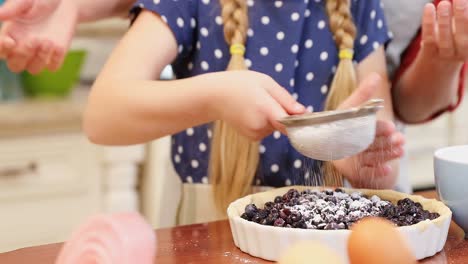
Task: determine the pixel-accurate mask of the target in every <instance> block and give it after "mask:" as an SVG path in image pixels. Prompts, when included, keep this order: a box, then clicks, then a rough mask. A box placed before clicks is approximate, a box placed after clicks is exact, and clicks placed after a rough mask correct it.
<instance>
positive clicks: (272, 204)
mask: <svg viewBox="0 0 468 264" xmlns="http://www.w3.org/2000/svg"><path fill="white" fill-rule="evenodd" d="M274 206H275V204H274V203H273V202H267V203H265V206H264V208H265V210H268V211H270V210H271V209H272V208H274Z"/></svg>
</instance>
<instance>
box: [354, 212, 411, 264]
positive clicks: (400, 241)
mask: <svg viewBox="0 0 468 264" xmlns="http://www.w3.org/2000/svg"><path fill="white" fill-rule="evenodd" d="M348 254H349V259H350V263H351V264H376V263H378V264H396V263H398V264H413V263H416V258H415V257H414V256H413V254H412V253H411V251H410V249H409V248H408V247H407V243H406V241H405V240H404V238H403V236H402V235H401V234H400V233H399V232H398V230H396V228H395V226H394V225H393V224H391V223H390V222H388V221H386V220H384V219H380V218H366V219H363V220H361V221H360V222H359V223H357V224H355V225H354V226H353V228H352V232H351V235H350V237H349V241H348Z"/></svg>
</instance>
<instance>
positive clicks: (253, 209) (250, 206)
mask: <svg viewBox="0 0 468 264" xmlns="http://www.w3.org/2000/svg"><path fill="white" fill-rule="evenodd" d="M257 212H258V208H257V206H255V204H248V205H247V206H246V207H245V213H246V214H247V216H248V217H249V218H253V217H254V215H255V214H256V213H257Z"/></svg>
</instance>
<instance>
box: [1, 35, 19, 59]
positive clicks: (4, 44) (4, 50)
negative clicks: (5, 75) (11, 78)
mask: <svg viewBox="0 0 468 264" xmlns="http://www.w3.org/2000/svg"><path fill="white" fill-rule="evenodd" d="M15 45H16V41H15V40H14V39H12V38H10V37H7V36H1V37H0V59H6V58H7V57H8V56H9V55H10V53H11V51H12V50H13V48H14V47H15Z"/></svg>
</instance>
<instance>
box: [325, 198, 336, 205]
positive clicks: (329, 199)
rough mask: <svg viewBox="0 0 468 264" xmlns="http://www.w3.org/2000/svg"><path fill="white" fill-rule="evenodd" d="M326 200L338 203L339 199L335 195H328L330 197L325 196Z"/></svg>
mask: <svg viewBox="0 0 468 264" xmlns="http://www.w3.org/2000/svg"><path fill="white" fill-rule="evenodd" d="M325 201H327V202H332V203H333V204H337V202H338V200H337V199H336V197H335V196H328V197H325Z"/></svg>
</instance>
